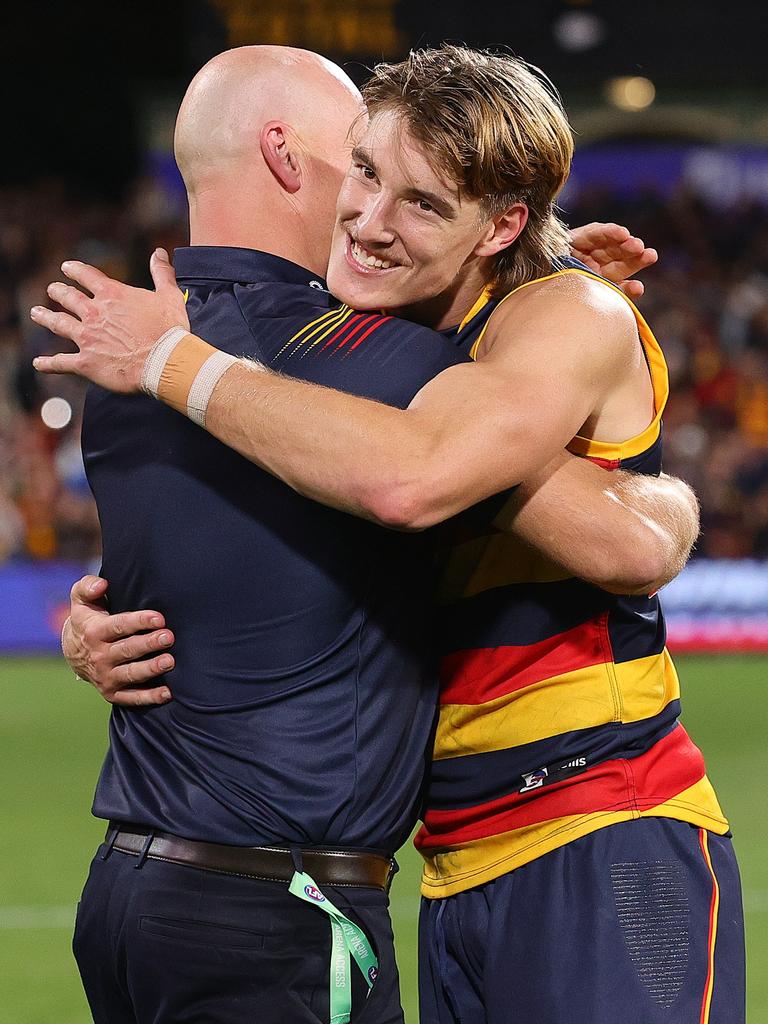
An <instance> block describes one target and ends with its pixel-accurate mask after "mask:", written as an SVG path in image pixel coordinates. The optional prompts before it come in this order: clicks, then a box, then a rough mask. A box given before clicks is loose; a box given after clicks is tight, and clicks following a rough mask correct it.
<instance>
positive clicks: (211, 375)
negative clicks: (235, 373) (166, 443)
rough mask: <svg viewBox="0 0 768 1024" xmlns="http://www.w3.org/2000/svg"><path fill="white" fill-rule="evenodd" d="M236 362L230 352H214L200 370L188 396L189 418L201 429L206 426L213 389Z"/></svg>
mask: <svg viewBox="0 0 768 1024" xmlns="http://www.w3.org/2000/svg"><path fill="white" fill-rule="evenodd" d="M236 362H237V359H236V357H235V356H231V355H230V354H229V353H228V352H214V353H213V355H212V356H209V357H208V359H206V361H205V362H204V363H203V365H202V366H201V367H200V369H199V370H198V373H197V376H196V377H195V379H194V380H193V381H192V387H191V388H190V389H189V394H188V395H187V416H189V418H190V419H191V420H192V422H193V423H197V425H198V426H199V427H204V426H205V413H206V411H207V409H208V403H209V402H210V400H211V395H212V394H213V389H214V388H215V387H216V385H217V384H218V383H219V381H220V380H221V378H222V377H223V376H224V374H225V373H226V372H227V370H228V369H229V368H230V366H231V365H232V363H236Z"/></svg>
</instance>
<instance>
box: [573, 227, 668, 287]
mask: <svg viewBox="0 0 768 1024" xmlns="http://www.w3.org/2000/svg"><path fill="white" fill-rule="evenodd" d="M570 235H571V256H575V257H576V259H577V260H581V262H582V263H585V264H586V265H587V266H588V267H589V269H590V270H594V271H595V272H596V273H598V274H601V275H602V276H603V277H604V278H606V280H608V281H611V282H612V284H615V285H618V287H619V288H621V290H622V291H623V292H624V294H625V295H626V296H628V297H629V298H630V299H639V298H640V297H641V296H642V294H643V292H644V291H645V285H644V284H643V282H642V281H637V280H634V275H635V274H638V273H640V271H641V270H645V269H646V267H650V266H653V264H654V263H655V262H656V261H657V260H658V258H659V254H658V253H657V252H656V250H655V249H649V248H648V247H647V246H646V244H645V242H644V241H643V240H642V238H637V237H636V236H635V235H633V234H632V233H631V232H630V231H629V229H628V228H625V227H623V226H622V225H621V224H603V223H599V222H594V223H592V224H584V225H583V226H582V227H579V228H572V229H571V232H570Z"/></svg>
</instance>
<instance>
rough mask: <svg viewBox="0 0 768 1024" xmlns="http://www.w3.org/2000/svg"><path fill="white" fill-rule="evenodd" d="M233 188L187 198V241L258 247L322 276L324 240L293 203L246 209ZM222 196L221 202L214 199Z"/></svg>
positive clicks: (323, 272)
mask: <svg viewBox="0 0 768 1024" xmlns="http://www.w3.org/2000/svg"><path fill="white" fill-rule="evenodd" d="M235 195H237V190H236V189H235V188H232V187H230V188H228V189H227V188H224V189H221V188H217V189H216V191H215V192H209V193H205V194H202V195H190V197H189V244H190V245H213V246H223V245H226V246H236V247H238V248H243V249H258V250H259V251H260V252H266V253H269V254H270V255H272V256H281V257H282V258H283V259H285V260H290V261H291V263H296V264H297V265H298V266H300V267H304V268H305V269H306V270H309V271H310V273H312V274H317V276H318V277H325V273H326V270H327V267H328V251H327V250H328V243H327V241H325V242H321V241H320V239H318V238H317V237H316V235H317V232H316V231H313V230H312V225H310V224H307V218H305V217H303V216H302V215H301V213H300V211H298V210H296V209H295V208H294V207H293V206H291V205H288V204H284V205H281V208H280V209H276V208H275V207H276V204H275V203H272V204H270V203H266V202H265V203H259V204H258V207H257V206H256V204H254V206H253V207H251V208H248V207H247V205H246V204H245V203H243V204H242V205H238V204H237V202H232V199H231V197H232V196H235ZM218 196H223V197H224V199H223V201H221V200H219V199H218Z"/></svg>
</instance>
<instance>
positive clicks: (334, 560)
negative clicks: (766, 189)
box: [83, 247, 465, 851]
mask: <svg viewBox="0 0 768 1024" xmlns="http://www.w3.org/2000/svg"><path fill="white" fill-rule="evenodd" d="M174 262H175V266H176V272H177V276H178V280H179V284H180V286H181V288H182V289H184V290H185V291H186V292H188V301H187V308H188V310H189V315H190V321H191V325H192V330H193V331H194V332H195V333H196V334H198V335H200V336H202V337H203V338H206V339H208V340H210V341H211V342H212V343H214V344H216V345H217V346H218V347H219V348H221V349H223V350H225V351H227V352H230V353H233V354H235V355H238V356H240V355H248V356H253V357H255V358H257V359H259V360H261V361H262V362H264V363H266V364H267V365H269V366H270V367H271V368H273V369H275V370H280V371H281V372H284V373H286V374H290V375H292V376H295V377H299V378H302V379H304V380H307V381H313V382H316V383H318V384H323V385H327V386H331V387H334V388H338V389H340V390H343V391H347V392H349V393H352V394H356V395H364V396H366V397H368V398H372V399H377V400H379V401H381V402H386V403H388V404H390V405H394V406H399V407H402V408H404V407H406V406H407V405H408V404H409V402H410V401H411V399H412V398H413V396H414V395H415V394H416V393H417V392H418V391H419V389H420V388H421V387H422V386H423V385H424V384H425V383H426V382H427V381H428V380H430V379H431V378H432V377H434V376H435V375H436V374H438V373H440V371H441V370H443V369H444V368H446V367H448V366H450V365H453V364H455V363H457V362H461V361H463V360H464V358H465V357H464V356H463V355H462V354H461V353H459V352H458V350H457V349H456V348H455V347H454V346H452V345H451V344H450V343H448V342H446V341H445V340H444V339H442V338H441V337H440V336H439V335H436V334H434V333H433V332H431V331H429V330H427V329H425V328H421V327H418V326H416V325H414V324H410V323H406V322H405V321H401V320H397V319H394V318H392V317H387V316H383V315H379V314H370V313H357V312H355V311H354V310H349V309H348V308H347V307H344V306H340V305H339V304H338V302H337V301H336V300H335V299H333V298H332V296H330V295H329V294H328V293H327V291H325V289H324V284H323V282H321V281H318V280H317V279H316V278H313V276H312V275H311V274H310V273H309V272H308V271H306V270H304V269H302V268H301V267H298V266H296V265H294V264H292V263H289V262H287V261H286V260H283V259H280V258H279V257H276V256H271V255H267V254H265V253H261V252H256V251H253V250H249V249H236V248H208V247H193V248H187V249H181V250H179V251H177V252H176V254H175V260H174ZM323 443H324V439H323V425H322V421H319V422H318V428H317V445H318V448H319V447H321V446H322V445H323ZM83 451H84V456H85V463H86V469H87V473H88V479H89V482H90V484H91V487H92V490H93V493H94V495H95V497H96V501H97V504H98V508H99V516H100V519H101V526H102V533H103V546H104V551H103V568H102V571H103V575H104V576H105V577H106V578H107V579H108V580H109V601H110V610H111V611H112V612H117V611H121V610H129V609H135V608H145V607H151V608H157V609H158V610H160V611H162V612H163V614H164V615H165V616H166V620H167V622H168V625H169V626H170V627H171V628H172V629H173V630H174V632H175V635H176V644H175V647H174V650H173V653H174V655H175V657H176V668H175V669H174V670H173V671H172V672H171V673H169V674H168V675H167V677H166V681H167V683H168V685H169V686H170V688H171V689H172V691H173V695H174V699H173V700H172V701H171V702H170V703H169V704H166V705H164V706H162V707H153V708H146V709H123V708H118V707H113V709H112V717H111V722H110V743H109V751H108V753H107V757H106V761H105V764H104V767H103V770H102V773H101V777H100V780H99V783H98V787H97V791H96V796H95V801H94V807H93V810H94V814H95V815H96V816H98V817H102V818H111V819H117V820H120V821H130V822H137V823H142V824H145V825H149V826H154V827H156V828H158V829H162V830H165V831H168V832H172V833H175V834H177V835H180V836H184V837H187V838H192V839H201V840H207V841H211V842H220V843H231V844H235V845H251V844H275V843H285V842H291V843H299V844H322V845H332V846H343V847H354V848H372V849H382V850H386V851H392V850H394V849H395V848H397V847H398V846H399V845H400V844H401V843H402V842H403V841H404V840H405V839H406V838H407V835H408V833H409V831H410V829H411V828H412V826H413V824H414V820H415V817H416V815H417V813H418V810H419V803H420V795H421V793H420V791H421V787H422V782H423V776H424V771H425V764H426V762H427V754H428V752H427V747H428V744H429V739H430V731H431V728H432V725H433V719H434V713H435V706H436V699H437V674H436V671H435V665H434V663H433V648H434V645H433V643H432V636H431V632H430V625H431V623H430V607H431V595H430V588H431V584H432V579H431V551H430V547H431V544H430V537H429V535H428V534H411V535H409V534H404V533H398V532H395V531H389V530H385V529H383V528H381V527H378V526H375V525H374V524H372V523H369V522H366V521H364V520H362V519H357V518H355V517H353V516H348V515H346V514H344V513H341V512H337V511H335V510H333V509H329V508H325V507H324V506H321V505H319V504H316V503H314V502H311V501H309V500H307V499H305V498H303V497H301V496H300V495H298V494H296V493H295V492H294V491H292V490H291V489H290V488H289V487H287V486H286V485H285V484H283V483H281V482H280V481H279V480H276V479H275V478H273V477H271V476H269V475H268V474H267V473H264V472H262V471H261V470H259V469H258V468H256V467H255V466H253V465H252V464H251V463H249V462H248V461H246V460H245V459H243V458H242V457H241V456H239V455H237V454H236V453H235V452H234V451H232V450H230V449H228V448H227V447H225V446H224V445H223V444H221V443H220V442H218V441H217V440H216V439H215V438H213V437H212V436H211V435H209V434H207V433H206V432H205V431H204V430H201V429H200V428H199V427H196V426H195V425H194V424H193V423H191V422H190V421H189V420H187V419H186V418H185V417H183V416H181V415H179V414H178V413H176V412H174V411H173V410H172V409H170V408H168V407H166V406H164V405H161V404H160V403H159V402H155V401H154V400H152V399H150V398H148V397H146V396H144V395H136V396H121V395H113V394H109V393H107V392H106V391H103V390H101V389H100V388H97V387H93V388H91V389H90V391H89V394H88V398H87V402H86V408H85V414H84V423H83Z"/></svg>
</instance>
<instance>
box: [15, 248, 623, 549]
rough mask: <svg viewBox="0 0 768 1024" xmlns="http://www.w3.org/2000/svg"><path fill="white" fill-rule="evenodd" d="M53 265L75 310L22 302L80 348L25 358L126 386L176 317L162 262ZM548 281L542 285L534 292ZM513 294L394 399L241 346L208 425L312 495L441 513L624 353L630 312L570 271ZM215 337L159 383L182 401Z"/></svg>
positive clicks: (507, 472)
mask: <svg viewBox="0 0 768 1024" xmlns="http://www.w3.org/2000/svg"><path fill="white" fill-rule="evenodd" d="M66 266H67V268H68V273H70V274H72V275H73V276H75V279H76V280H78V281H79V282H80V283H82V284H83V285H84V286H85V287H87V288H89V289H90V290H91V291H92V292H93V293H94V298H93V299H89V298H88V297H87V296H85V295H84V294H83V293H82V292H80V291H78V290H77V289H74V288H70V287H68V286H65V285H54V286H51V288H50V289H49V292H50V294H51V295H52V297H54V298H55V299H56V300H57V301H59V302H61V303H62V305H64V306H65V307H66V308H67V309H70V310H71V311H72V312H73V313H75V314H76V315H77V316H78V317H79V321H78V320H75V319H74V318H73V317H72V316H69V315H68V314H67V313H52V312H51V311H50V310H41V309H39V308H38V309H36V311H35V317H36V319H37V320H38V322H40V323H43V324H45V326H48V327H50V328H51V329H52V330H54V331H56V332H57V333H60V334H62V335H63V336H66V337H70V338H72V340H74V341H75V343H76V344H77V345H78V347H79V349H80V351H79V352H78V353H77V354H72V355H65V354H61V355H59V356H53V357H47V358H46V357H43V358H39V359H38V360H36V365H37V366H38V367H42V368H44V369H53V370H56V371H58V372H76V373H80V374H82V375H83V376H86V377H88V378H89V379H91V380H93V381H95V382H96V383H97V384H101V385H102V386H105V387H108V388H110V389H112V390H116V391H128V392H130V391H135V390H137V389H138V387H139V384H140V382H141V379H142V372H143V370H144V365H145V361H146V359H147V355H148V353H149V351H150V350H151V348H152V344H153V343H154V341H155V340H156V339H157V337H158V335H159V333H162V330H163V328H165V329H167V328H168V327H169V326H171V325H173V324H178V323H182V324H185V323H187V319H186V311H185V310H184V306H183V301H182V300H181V295H180V293H179V290H178V288H177V287H176V283H175V278H174V277H173V272H172V270H171V268H170V266H168V265H167V264H166V265H165V268H164V269H163V270H162V273H157V271H158V267H157V264H155V268H154V269H155V271H156V282H157V285H158V289H157V292H156V293H152V292H147V291H144V290H142V289H134V288H129V287H128V286H126V285H121V284H119V283H118V282H115V281H111V280H110V279H109V278H107V277H106V276H105V275H103V274H101V272H100V271H97V270H95V269H94V268H92V267H86V266H84V265H82V264H77V265H74V267H72V268H70V265H66ZM545 287H546V295H544V296H542V295H540V294H538V293H539V292H540V290H541V289H542V288H545ZM590 287H591V288H592V289H594V290H595V291H596V292H597V293H599V298H598V299H597V304H598V307H599V308H597V309H595V308H593V306H594V303H593V304H592V305H590V303H589V302H582V301H580V299H581V298H582V297H583V294H584V293H588V292H589V289H590ZM523 294H524V296H525V297H524V299H522V300H520V299H519V298H518V296H513V299H514V303H515V308H514V314H515V315H514V325H512V323H511V319H512V318H511V316H510V310H511V303H510V302H507V303H506V304H505V305H504V306H502V307H500V308H499V309H498V310H497V311H496V312H495V313H494V316H493V317H492V318H491V319H492V323H493V324H494V329H495V333H496V335H497V336H498V342H497V343H496V344H494V345H492V346H491V348H490V350H489V352H488V353H487V354H486V355H484V357H483V360H482V361H481V362H478V363H474V364H473V363H467V364H462V365H459V366H454V367H451V368H450V369H448V370H446V371H444V372H443V373H441V374H440V375H439V376H438V377H436V378H435V379H434V380H432V381H430V382H429V383H428V384H427V385H426V386H425V387H424V388H423V389H422V390H421V392H420V393H419V395H417V397H416V399H415V400H414V402H413V403H412V404H411V406H410V407H409V408H408V409H407V410H401V409H395V408H391V407H389V406H385V405H381V404H378V403H376V402H372V401H369V400H367V399H362V398H358V397H356V396H352V395H346V394H343V393H341V392H338V391H334V390H331V389H329V388H321V387H318V386H316V385H312V384H309V383H307V382H304V381H299V380H295V379H292V378H288V377H281V376H279V375H277V374H274V373H272V372H270V371H267V370H266V369H264V368H263V367H262V368H260V369H259V370H258V371H257V370H255V369H254V368H253V366H249V364H248V363H247V361H245V360H239V361H237V362H236V363H235V364H234V365H233V366H231V367H230V368H229V369H228V370H227V372H226V373H224V375H223V376H222V377H221V378H220V379H219V380H218V383H217V385H216V387H215V390H214V391H213V393H212V396H211V398H210V400H209V402H208V405H207V411H206V417H205V427H206V429H207V430H208V431H209V432H210V433H212V434H214V436H216V437H218V438H219V439H220V440H221V441H223V442H224V443H225V444H227V445H228V446H229V447H231V448H234V449H235V450H236V451H238V452H240V453H241V454H242V455H244V456H245V457H246V458H247V459H249V460H250V461H252V462H255V463H256V464H257V465H259V466H262V467H263V468H265V469H267V470H268V471H269V472H271V473H273V474H274V475H275V476H278V477H279V478H281V479H282V480H284V481H285V482H286V483H288V484H289V485H290V486H291V487H294V488H295V489H296V490H298V491H300V492H301V493H302V494H305V495H307V496H308V497H311V498H314V499H316V500H318V501H321V502H323V503H324V504H327V505H331V506H334V507H336V508H340V509H343V510H344V511H348V512H352V513H354V514H356V515H361V516H365V517H367V518H370V519H373V520H374V521H377V522H380V523H382V524H384V525H387V526H391V527H394V528H400V529H423V528H425V527H427V526H430V525H433V524H434V523H437V522H441V521H442V520H444V519H447V518H449V517H450V516H452V515H454V514H456V513H457V512H459V511H461V510H462V509H464V508H468V507H469V506H471V505H473V504H475V503H476V502H478V501H480V500H482V499H483V498H485V497H488V496H489V495H491V494H495V493H497V492H499V491H502V490H504V489H506V488H508V487H510V486H512V485H514V484H517V483H519V482H520V481H521V480H523V479H525V478H526V477H527V476H529V475H530V474H531V473H533V472H535V471H537V470H538V469H539V467H540V466H542V465H543V464H545V463H546V462H548V461H549V460H550V459H551V458H553V457H554V456H555V455H556V454H557V453H558V452H559V451H561V450H562V449H563V448H564V447H565V445H566V444H567V443H568V441H569V440H570V439H571V437H573V435H574V434H576V433H577V432H578V430H579V428H580V427H581V425H582V424H583V423H584V422H585V420H586V419H587V417H588V416H589V414H590V412H591V411H592V410H593V409H594V408H595V406H596V404H598V403H599V399H600V396H601V394H602V393H603V391H604V390H605V389H607V388H608V386H609V382H610V381H611V380H612V379H614V378H615V377H616V376H618V375H620V374H621V373H622V372H623V365H624V362H625V361H626V359H627V358H628V354H627V353H628V351H631V352H632V354H633V356H636V354H637V342H636V337H635V335H634V321H633V320H632V327H631V330H632V334H631V336H629V335H626V336H625V334H626V326H627V324H626V317H629V318H630V319H631V314H630V313H629V311H628V309H627V308H626V306H625V305H624V303H623V301H622V300H621V299H620V298H618V297H617V296H615V295H614V293H612V292H611V291H609V289H607V288H604V287H603V286H601V285H598V284H593V283H592V282H587V281H586V279H584V278H574V277H570V278H567V279H564V282H563V285H562V287H561V286H560V283H559V282H558V286H557V287H551V286H542V285H535V286H534V287H533V288H531V289H527V290H526V292H525V293H523ZM574 300H576V301H574ZM611 303H613V304H614V305H613V306H611ZM616 304H618V305H616ZM158 307H159V312H158ZM169 321H170V323H169ZM564 323H566V324H567V325H568V330H567V331H565V332H564V331H563V324H564ZM598 332H599V334H600V338H601V343H600V344H599V345H596V344H595V343H594V340H595V335H596V333H598ZM490 334H491V332H490V331H489V335H490ZM190 352H191V354H192V355H191V358H190ZM215 352H216V350H215V349H214V348H212V347H211V346H207V345H206V344H205V343H204V342H201V341H200V340H199V339H195V338H193V337H191V336H187V338H186V339H185V340H184V341H182V342H180V343H179V344H178V345H177V346H176V348H174V349H173V351H172V354H171V356H170V358H169V359H168V360H167V362H164V364H163V365H164V369H163V372H162V375H161V377H160V381H159V391H158V395H159V397H161V398H162V399H163V400H164V401H167V402H168V404H170V405H172V406H173V407H174V408H177V409H180V410H182V411H186V412H189V411H190V410H188V406H187V398H188V395H189V391H190V388H191V384H192V380H194V377H195V376H196V375H197V371H198V370H199V368H200V366H201V365H202V362H204V361H205V358H206V357H207V356H208V355H213V354H214V353H215ZM544 352H545V353H546V357H545V358H544V357H543V356H542V353H544ZM51 363H53V365H51ZM542 396H546V401H543V400H542ZM318 436H322V437H323V445H322V446H318V444H317V440H316V439H317V437H318Z"/></svg>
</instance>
